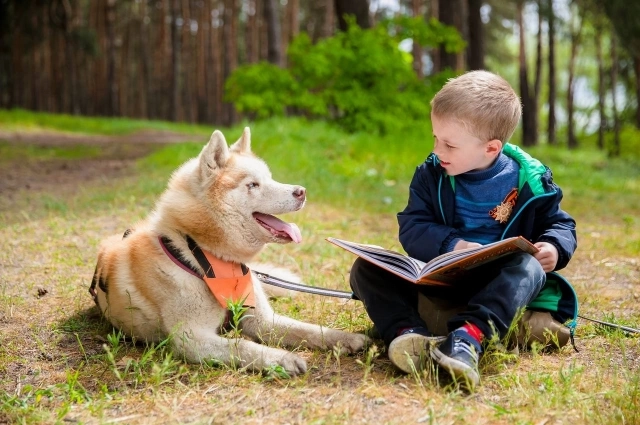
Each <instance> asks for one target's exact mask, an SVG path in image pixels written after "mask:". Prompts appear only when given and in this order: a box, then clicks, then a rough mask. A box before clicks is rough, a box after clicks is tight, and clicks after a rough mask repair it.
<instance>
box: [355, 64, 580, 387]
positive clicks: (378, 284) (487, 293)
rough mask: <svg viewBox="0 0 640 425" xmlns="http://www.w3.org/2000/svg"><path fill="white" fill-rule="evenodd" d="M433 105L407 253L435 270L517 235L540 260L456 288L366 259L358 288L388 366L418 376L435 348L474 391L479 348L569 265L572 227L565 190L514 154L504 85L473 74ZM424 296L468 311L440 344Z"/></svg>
mask: <svg viewBox="0 0 640 425" xmlns="http://www.w3.org/2000/svg"><path fill="white" fill-rule="evenodd" d="M431 106H432V112H431V121H432V127H433V135H434V149H433V152H432V153H431V154H430V155H429V157H428V158H427V159H426V161H425V162H424V163H423V164H422V165H420V166H419V167H418V168H417V170H416V172H415V174H414V176H413V180H412V182H411V185H410V187H409V202H408V205H407V206H406V208H405V209H404V211H402V212H400V213H399V214H398V223H399V227H400V232H399V235H400V243H401V244H402V246H403V248H404V250H405V251H406V252H407V254H409V255H410V256H411V257H414V258H417V259H419V260H422V261H429V260H431V259H432V258H434V257H436V256H438V255H440V254H443V253H445V252H448V251H452V250H458V249H464V248H469V247H473V246H479V245H484V244H487V243H490V242H494V241H497V240H500V239H504V238H508V237H511V236H518V235H521V236H524V237H525V238H527V239H529V240H530V241H532V242H533V243H534V244H535V246H537V247H538V249H539V252H538V253H536V254H535V255H530V254H524V253H522V254H514V255H511V256H508V257H505V258H504V259H500V260H498V261H495V262H492V263H490V264H488V265H485V266H481V267H478V268H477V269H476V270H474V273H473V275H472V277H471V278H469V279H466V281H464V282H462V281H461V282H457V283H456V284H455V285H453V286H452V287H434V286H423V285H414V284H412V283H409V282H407V281H405V280H403V279H401V278H399V277H396V276H395V275H393V274H391V273H388V272H386V271H384V270H382V269H380V268H378V267H376V266H375V265H372V264H370V263H368V262H366V261H364V260H361V259H358V260H356V262H355V264H354V266H353V268H352V270H351V277H350V281H351V287H352V289H353V292H354V295H355V296H356V297H357V298H359V299H360V300H362V301H363V302H364V306H365V309H366V310H367V313H368V314H369V316H370V318H371V320H372V321H373V323H374V325H375V327H376V329H377V330H378V331H379V332H380V335H381V336H382V338H383V339H384V341H385V344H387V345H388V354H389V358H390V360H391V361H392V363H394V364H395V365H396V366H397V367H398V368H399V369H401V370H402V371H404V372H406V373H409V372H411V371H412V369H413V368H416V369H418V370H419V369H420V367H421V364H420V363H421V362H420V361H419V360H420V358H421V356H423V355H426V354H427V353H428V352H429V349H430V347H431V345H432V344H433V345H435V347H434V348H433V349H431V350H430V355H431V357H432V358H433V360H435V362H436V363H438V364H439V365H440V366H441V367H442V368H444V369H445V370H447V371H449V372H450V373H451V374H452V375H453V377H454V378H456V379H461V380H463V381H465V382H466V383H467V385H468V386H470V387H473V386H475V385H476V384H477V383H478V382H479V380H480V376H479V372H478V360H479V357H480V355H481V354H482V352H483V341H484V342H486V341H488V340H490V339H492V338H493V337H495V336H497V337H499V338H503V337H504V336H505V335H506V333H507V330H508V329H509V326H510V325H511V322H512V321H513V320H514V318H515V316H516V314H517V313H518V311H519V310H521V309H522V308H523V307H525V306H526V305H527V304H528V303H529V302H530V301H531V300H532V299H534V298H535V297H536V295H537V294H538V292H539V291H540V289H541V288H542V286H543V285H544V283H545V281H546V273H547V272H551V271H553V270H559V269H561V268H563V267H565V266H566V265H567V263H568V262H569V259H570V258H571V256H572V255H573V252H574V251H575V249H576V246H577V241H576V233H575V221H574V220H573V218H571V217H570V216H569V215H568V214H567V213H566V212H564V211H562V210H561V209H560V206H559V204H560V201H561V199H562V191H561V190H560V188H559V187H558V186H556V185H555V184H554V183H553V181H552V177H551V171H550V170H549V169H548V168H546V167H545V166H544V165H543V164H542V163H540V162H539V161H538V160H536V159H534V158H532V157H531V156H529V155H528V154H526V153H525V152H523V151H522V150H521V149H519V148H518V147H516V146H513V145H511V144H509V143H507V140H508V139H509V137H511V135H512V134H513V132H514V130H515V128H516V126H517V125H518V122H519V120H520V117H521V113H522V112H521V111H522V110H521V105H520V99H519V97H518V95H517V94H516V93H515V92H514V90H513V89H512V88H511V86H510V85H509V83H507V82H506V81H505V80H504V79H503V78H501V77H499V76H498V75H495V74H492V73H490V72H486V71H472V72H468V73H466V74H463V75H461V76H459V77H457V78H454V79H451V80H449V81H448V82H447V84H445V85H444V87H443V88H442V89H441V90H440V91H439V92H438V93H437V94H436V95H435V97H434V98H433V100H432V102H431ZM422 295H425V296H427V297H429V298H430V299H439V300H441V301H442V302H444V303H449V304H452V303H453V304H454V305H460V306H462V308H460V309H459V310H458V311H459V313H457V314H455V315H454V316H453V317H451V319H449V320H448V322H447V330H448V335H447V336H446V338H443V337H440V338H436V337H435V336H434V334H433V333H432V332H433V330H432V329H429V327H428V326H427V323H426V322H425V320H424V317H421V315H420V314H419V310H418V298H419V296H422ZM443 339H444V340H443Z"/></svg>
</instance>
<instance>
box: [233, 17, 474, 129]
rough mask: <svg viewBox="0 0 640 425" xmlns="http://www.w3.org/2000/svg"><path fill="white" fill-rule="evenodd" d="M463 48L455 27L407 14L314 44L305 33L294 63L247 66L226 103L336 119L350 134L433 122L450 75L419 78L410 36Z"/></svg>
mask: <svg viewBox="0 0 640 425" xmlns="http://www.w3.org/2000/svg"><path fill="white" fill-rule="evenodd" d="M407 37H411V38H413V39H416V40H420V43H421V44H422V45H423V46H424V45H428V44H429V43H436V44H437V43H446V45H447V46H448V48H449V50H455V49H460V48H462V47H464V44H463V43H462V41H461V39H460V37H459V35H458V34H457V32H455V30H454V29H451V28H449V27H445V26H443V25H441V24H439V23H438V22H437V21H431V22H430V23H425V22H424V21H422V20H414V19H407V18H404V19H402V20H394V21H385V22H383V23H381V24H379V25H377V26H376V27H374V28H371V29H367V30H363V29H361V28H359V27H358V26H357V25H355V24H353V23H352V24H351V25H350V26H349V28H348V30H347V31H345V32H340V33H338V34H336V35H335V36H334V37H331V38H326V39H322V40H320V41H319V42H317V43H316V44H313V43H312V42H311V40H310V39H309V36H308V35H307V34H305V33H301V34H300V35H299V36H298V37H296V39H295V40H293V42H292V43H291V45H290V46H289V50H288V52H287V54H288V59H289V68H288V69H280V68H278V67H276V66H273V65H269V64H266V63H260V64H257V65H248V66H243V67H240V68H238V69H236V70H235V71H234V73H233V74H232V75H231V76H230V78H229V79H228V80H227V82H226V86H225V87H226V93H227V100H228V101H230V102H233V103H234V105H235V107H236V108H237V109H238V110H239V111H241V112H244V113H249V114H252V115H255V116H256V117H259V118H266V117H270V116H274V115H281V114H284V113H285V112H288V113H292V114H299V115H305V116H308V117H313V118H324V119H327V120H330V121H335V122H337V123H338V124H340V125H341V126H342V127H343V128H345V129H346V130H348V131H351V132H355V131H367V132H373V133H390V132H396V131H398V130H401V129H403V128H406V127H407V126H411V125H413V124H415V123H417V122H420V121H424V120H427V119H428V116H429V101H430V100H431V98H432V97H433V95H434V93H435V92H436V91H437V90H438V89H439V88H440V87H441V86H442V83H443V82H444V79H445V78H446V77H448V76H450V74H449V73H446V74H440V75H438V76H435V77H433V78H430V79H425V80H420V79H419V78H417V76H416V74H415V72H414V71H413V69H412V65H411V55H409V54H407V53H406V52H403V51H402V50H400V49H399V48H398V45H399V42H400V41H401V40H402V39H403V38H407Z"/></svg>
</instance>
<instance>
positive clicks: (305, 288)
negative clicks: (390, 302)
mask: <svg viewBox="0 0 640 425" xmlns="http://www.w3.org/2000/svg"><path fill="white" fill-rule="evenodd" d="M253 272H254V273H255V274H256V275H257V276H258V279H260V281H261V282H263V283H266V284H268V285H272V286H277V287H279V288H284V289H288V290H291V291H298V292H306V293H308V294H315V295H323V296H325V297H336V298H346V299H349V300H351V299H356V298H354V297H353V293H351V292H346V291H338V290H336V289H326V288H318V287H315V286H309V285H304V284H302V283H295V282H290V281H288V280H284V279H281V278H279V277H276V276H271V275H269V274H267V273H262V272H259V271H257V270H253ZM578 317H580V318H581V319H584V320H588V321H590V322H594V323H598V324H600V325H603V326H609V327H611V328H616V329H620V330H623V331H625V332H630V333H637V334H640V329H634V328H631V327H629V326H623V325H617V324H615V323H609V322H603V321H601V320H596V319H591V318H589V317H585V316H581V315H578ZM572 339H573V336H572ZM574 347H575V345H574Z"/></svg>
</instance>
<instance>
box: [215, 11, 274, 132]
mask: <svg viewBox="0 0 640 425" xmlns="http://www.w3.org/2000/svg"><path fill="white" fill-rule="evenodd" d="M267 3H272V5H273V3H274V1H273V0H265V9H266V8H267ZM237 15H238V4H237V0H225V1H224V24H223V30H222V31H223V32H222V38H223V40H224V50H223V55H222V56H223V58H222V61H223V65H222V81H221V85H222V87H221V89H222V91H221V93H224V82H225V81H227V78H229V76H230V75H231V73H232V72H233V70H235V69H236V67H237V66H238V54H237V45H236V40H237V36H238V30H237V26H236V16H237ZM276 34H278V35H279V34H280V29H279V28H278V30H277V31H276ZM271 42H272V41H271V40H270V41H269V43H271ZM276 46H278V47H279V46H280V43H277V44H276ZM270 59H271V58H270ZM223 115H224V125H227V126H228V125H232V124H233V123H234V122H235V121H236V115H237V114H236V110H235V109H234V107H233V105H232V104H231V103H228V102H224V103H223Z"/></svg>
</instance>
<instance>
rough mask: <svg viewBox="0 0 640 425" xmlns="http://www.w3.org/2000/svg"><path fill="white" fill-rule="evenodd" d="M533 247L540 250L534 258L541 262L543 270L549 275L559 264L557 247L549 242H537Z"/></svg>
mask: <svg viewBox="0 0 640 425" xmlns="http://www.w3.org/2000/svg"><path fill="white" fill-rule="evenodd" d="M533 245H534V246H536V247H537V248H538V249H539V250H540V251H538V252H536V253H535V254H533V256H534V258H535V259H536V260H538V262H540V265H541V266H542V270H544V271H545V272H547V273H548V272H551V271H553V270H554V269H555V268H556V264H558V250H557V249H556V247H555V246H553V244H550V243H549V242H536V243H534V244H533Z"/></svg>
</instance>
